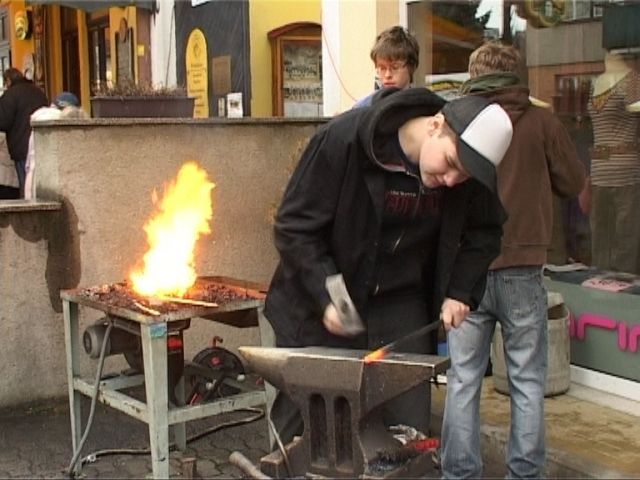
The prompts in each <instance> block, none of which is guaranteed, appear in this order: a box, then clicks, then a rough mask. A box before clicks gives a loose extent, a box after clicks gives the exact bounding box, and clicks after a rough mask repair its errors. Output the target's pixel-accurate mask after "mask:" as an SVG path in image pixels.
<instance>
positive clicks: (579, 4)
mask: <svg viewBox="0 0 640 480" xmlns="http://www.w3.org/2000/svg"><path fill="white" fill-rule="evenodd" d="M425 19H426V20H425ZM638 25H640V4H638V3H637V2H615V1H600V0H599V1H589V0H549V1H508V0H504V1H502V0H478V1H467V2H456V1H439V0H433V1H426V2H416V3H415V4H409V27H410V29H411V30H412V31H415V32H418V34H419V35H420V36H421V40H422V44H423V45H427V46H428V47H429V48H427V49H426V51H425V52H423V54H422V57H421V69H422V70H423V72H424V74H425V83H426V84H427V86H430V87H432V88H433V89H434V90H437V89H438V87H439V86H440V87H442V89H443V90H442V91H443V95H446V96H451V95H452V94H455V93H456V87H457V86H459V85H460V83H461V82H463V81H464V80H465V79H466V78H468V76H467V75H468V74H467V66H468V60H469V55H470V54H471V52H472V51H473V50H474V49H476V48H477V47H478V46H479V45H481V44H482V43H483V42H485V41H487V40H491V39H499V40H501V41H503V42H507V43H509V44H512V45H514V46H515V47H516V48H517V49H518V50H519V51H520V53H521V56H522V58H523V59H524V62H523V63H524V65H523V71H522V72H521V75H520V76H521V79H522V81H523V83H525V84H526V85H527V86H528V87H529V89H530V92H531V97H532V100H533V101H534V102H536V103H537V104H539V105H543V106H545V107H546V108H549V109H551V110H552V111H553V112H554V113H555V114H556V115H557V116H558V117H559V118H560V120H561V121H562V122H563V124H564V125H565V126H566V128H567V129H568V131H569V132H570V134H571V137H572V139H573V141H574V143H575V146H576V149H577V151H578V154H579V156H580V159H581V160H582V161H583V163H584V165H585V168H586V169H587V171H588V172H589V174H590V188H589V189H586V190H585V191H584V192H583V195H582V196H581V202H578V199H572V200H560V199H557V200H556V202H555V205H554V216H555V223H554V232H553V240H552V244H551V246H550V249H549V254H550V255H549V260H550V261H551V262H554V263H569V262H582V263H585V264H588V265H591V266H595V267H598V268H600V269H602V270H612V271H621V272H628V273H635V274H637V273H640V216H639V215H637V213H636V210H637V205H639V204H640V155H639V153H640V151H639V150H640V149H639V144H640V140H639V136H638V134H639V133H640V61H639V59H640V29H639V28H638V27H637V26H638Z"/></svg>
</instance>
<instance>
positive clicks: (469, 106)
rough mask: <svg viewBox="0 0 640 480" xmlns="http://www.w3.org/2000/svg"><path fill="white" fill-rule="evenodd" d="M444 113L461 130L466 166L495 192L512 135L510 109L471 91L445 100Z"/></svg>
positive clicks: (461, 152)
mask: <svg viewBox="0 0 640 480" xmlns="http://www.w3.org/2000/svg"><path fill="white" fill-rule="evenodd" d="M442 114H443V115H444V118H445V119H446V121H447V124H448V125H449V126H450V127H451V129H452V130H453V131H454V132H456V133H457V134H458V157H459V159H460V163H462V166H463V167H464V169H465V170H466V171H467V172H468V173H469V174H470V175H471V176H472V177H473V178H475V179H476V180H478V181H479V182H481V183H482V184H483V185H485V186H486V187H487V188H488V189H489V190H491V191H492V192H496V168H497V167H498V165H499V164H500V162H501V161H502V157H504V154H505V153H506V151H507V149H508V148H509V145H510V144H511V137H512V136H513V125H512V124H511V120H510V119H509V115H507V112H505V111H504V109H503V108H502V107H501V106H500V105H498V104H497V103H493V102H491V101H490V100H487V99H486V98H484V97H480V96H475V95H469V96H466V97H461V98H457V99H455V100H452V101H450V102H448V103H447V104H445V106H444V107H443V108H442Z"/></svg>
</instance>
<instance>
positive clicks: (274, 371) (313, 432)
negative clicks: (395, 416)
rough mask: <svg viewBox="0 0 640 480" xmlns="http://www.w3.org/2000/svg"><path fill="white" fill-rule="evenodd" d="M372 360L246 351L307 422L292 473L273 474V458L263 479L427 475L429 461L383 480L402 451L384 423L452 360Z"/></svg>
mask: <svg viewBox="0 0 640 480" xmlns="http://www.w3.org/2000/svg"><path fill="white" fill-rule="evenodd" d="M367 353H368V352H367V351H362V350H346V349H335V348H325V347H306V348H266V347H240V354H241V355H242V356H243V357H244V359H245V360H246V363H247V367H248V369H249V370H251V371H253V372H255V373H257V374H258V375H260V376H262V377H263V378H264V379H265V380H266V381H268V382H269V383H271V384H272V385H274V386H275V387H276V388H278V389H280V390H282V391H284V392H285V393H287V394H288V395H289V397H291V399H292V401H293V402H294V403H295V404H296V405H297V406H298V408H299V409H300V412H301V414H302V418H303V421H304V433H303V435H302V438H301V439H297V441H296V440H294V441H293V442H292V443H291V444H289V446H288V448H287V450H288V452H289V456H290V462H289V463H290V465H291V466H292V469H293V470H294V471H292V472H286V471H278V470H277V469H276V470H275V471H274V470H273V468H274V467H273V465H274V462H273V458H272V459H271V460H269V459H268V458H267V457H269V456H267V457H265V458H264V459H263V461H262V462H261V468H262V469H263V471H265V473H267V474H271V475H273V476H277V477H282V476H283V474H284V476H287V475H293V476H299V475H308V476H322V477H328V478H340V477H343V478H344V477H351V478H354V477H360V478H390V477H393V476H396V477H401V476H407V475H408V474H409V473H412V472H414V470H415V468H426V467H425V465H424V461H423V462H422V463H421V466H418V465H417V463H416V461H408V462H405V464H403V465H401V466H398V468H393V469H386V470H385V471H384V473H383V474H382V473H381V472H380V471H378V470H377V468H378V467H377V466H375V467H374V465H379V462H378V457H379V454H380V452H382V451H384V452H389V451H393V450H394V449H395V450H397V449H398V448H399V447H400V444H399V443H398V441H397V440H396V439H395V438H393V436H392V435H391V433H389V432H388V430H387V427H386V426H385V425H384V423H383V421H382V406H383V405H384V404H385V402H387V401H389V400H391V399H392V398H395V397H396V396H398V395H400V394H401V393H404V392H406V391H408V390H410V389H411V388H413V387H415V386H417V385H419V384H421V383H423V382H426V381H429V380H430V378H431V377H434V376H436V375H438V374H439V373H442V372H444V371H445V370H446V369H447V368H448V366H449V359H448V358H447V357H440V356H435V355H422V354H413V353H398V352H392V353H389V355H388V356H386V357H385V358H384V359H381V360H379V361H376V362H372V363H367V364H365V363H364V362H363V358H364V357H365V356H366V355H367ZM425 401H426V399H425ZM272 456H273V454H272ZM265 459H266V460H265ZM414 460H415V459H414ZM275 463H277V462H275ZM270 465H271V467H270ZM269 469H270V470H271V471H266V470H269ZM374 470H375V471H374Z"/></svg>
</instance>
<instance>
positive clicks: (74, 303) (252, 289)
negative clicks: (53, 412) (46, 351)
mask: <svg viewBox="0 0 640 480" xmlns="http://www.w3.org/2000/svg"><path fill="white" fill-rule="evenodd" d="M203 278H204V279H205V280H206V281H208V282H213V283H215V282H218V283H220V284H221V285H224V286H231V287H232V288H234V289H238V290H240V291H245V292H246V293H253V294H255V297H253V298H249V299H247V300H240V301H231V302H229V303H224V304H220V305H219V306H217V307H202V306H188V307H185V308H180V309H179V310H177V311H172V312H170V313H165V314H160V315H156V316H154V315H151V314H143V313H140V312H138V311H135V310H133V309H129V308H123V307H118V306H112V305H110V304H108V303H105V302H102V301H99V300H96V299H94V298H91V297H90V296H87V295H86V294H85V293H84V292H85V291H83V290H81V289H76V290H66V291H63V292H61V293H60V297H61V298H62V306H63V317H64V332H65V348H66V355H67V380H68V389H69V407H70V417H71V436H72V445H73V451H74V452H75V451H76V449H77V448H78V445H79V443H80V440H81V435H82V428H81V426H82V422H81V416H80V399H81V397H80V395H86V396H89V397H91V396H92V395H93V392H94V390H95V385H94V379H90V380H88V379H83V378H81V377H80V372H79V355H80V354H81V353H83V352H82V349H81V344H80V338H79V306H80V305H82V306H84V307H89V308H92V309H95V310H99V311H102V312H104V313H106V314H107V315H108V316H109V317H110V318H112V319H113V320H114V321H117V320H118V319H126V320H131V321H133V322H136V323H137V324H139V326H140V338H141V344H142V356H143V362H144V374H138V375H133V376H131V375H127V376H125V375H119V376H116V377H114V378H109V379H103V380H101V381H100V382H99V383H100V385H99V393H98V401H100V402H102V403H104V404H106V405H108V406H110V407H113V408H115V409H117V410H119V411H121V412H123V413H125V414H127V415H129V416H132V417H134V418H137V419H138V420H141V421H143V422H145V423H147V425H148V426H149V443H150V448H151V464H152V468H153V477H154V478H156V479H160V478H169V426H172V428H173V434H174V440H175V443H176V446H177V448H178V449H179V450H181V451H184V450H185V449H186V431H185V430H186V429H185V422H188V421H191V420H197V419H200V418H205V417H209V416H212V415H218V414H220V413H225V412H231V411H234V410H238V409H241V408H247V407H253V406H258V405H263V404H264V403H265V393H264V391H262V390H255V389H251V388H249V387H243V385H242V384H241V383H238V382H236V384H234V387H239V388H241V389H242V391H241V392H240V393H238V394H235V395H231V396H228V397H225V398H222V399H219V400H216V401H212V402H209V403H203V404H199V405H192V406H191V405H185V406H179V407H173V406H170V405H169V401H168V380H167V333H168V332H169V330H170V328H171V325H172V323H173V322H184V320H186V319H192V318H203V317H206V319H208V320H213V321H217V322H220V323H224V324H227V325H232V326H235V327H239V328H244V327H253V326H257V325H258V314H259V310H260V309H261V308H262V305H263V298H264V294H263V293H262V292H263V290H264V289H263V288H262V286H261V285H258V284H255V283H250V282H244V281H240V280H234V279H229V278H225V277H203ZM142 384H144V386H145V392H146V402H142V401H140V400H138V399H136V398H133V397H132V396H130V395H128V394H126V393H124V392H121V391H120V390H122V389H124V388H128V387H133V386H139V385H142ZM176 394H177V397H178V400H179V401H181V403H182V404H184V396H185V385H184V377H183V378H182V379H181V380H180V381H179V383H178V385H177V388H176ZM80 468H81V467H80V462H77V463H76V470H75V472H74V473H76V474H77V473H79V472H80Z"/></svg>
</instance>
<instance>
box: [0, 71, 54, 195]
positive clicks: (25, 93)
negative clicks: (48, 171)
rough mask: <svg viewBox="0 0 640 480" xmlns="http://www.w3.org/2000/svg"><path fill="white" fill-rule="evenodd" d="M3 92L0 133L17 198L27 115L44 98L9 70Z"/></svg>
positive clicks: (44, 103) (25, 148) (42, 103)
mask: <svg viewBox="0 0 640 480" xmlns="http://www.w3.org/2000/svg"><path fill="white" fill-rule="evenodd" d="M3 78H4V84H5V88H6V90H5V92H4V93H3V94H2V96H1V97H0V131H3V132H5V133H6V135H7V146H8V148H9V155H10V156H11V159H12V160H13V161H14V162H15V166H16V173H17V174H18V183H19V185H20V192H21V195H23V194H24V181H25V164H26V161H27V153H28V150H29V135H30V134H31V114H32V113H33V112H35V111H36V110H37V109H39V108H40V107H44V106H47V105H48V104H49V102H48V101H47V96H46V95H45V94H44V92H43V91H42V90H40V88H38V87H37V86H36V85H35V84H34V83H33V82H32V81H30V80H27V79H26V78H25V77H24V75H22V73H21V72H20V71H19V70H17V69H15V68H9V69H7V70H5V71H4V73H3Z"/></svg>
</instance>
